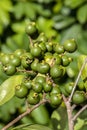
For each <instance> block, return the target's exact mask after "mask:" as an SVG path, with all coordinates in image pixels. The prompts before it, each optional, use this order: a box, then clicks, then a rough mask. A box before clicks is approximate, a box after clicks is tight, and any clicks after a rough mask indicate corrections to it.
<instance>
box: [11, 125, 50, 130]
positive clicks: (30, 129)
mask: <svg viewBox="0 0 87 130" xmlns="http://www.w3.org/2000/svg"><path fill="white" fill-rule="evenodd" d="M12 130H52V129H51V128H49V127H47V126H43V125H38V124H34V125H21V126H18V127H15V128H13V129H12Z"/></svg>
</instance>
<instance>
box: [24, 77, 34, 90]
mask: <svg viewBox="0 0 87 130" xmlns="http://www.w3.org/2000/svg"><path fill="white" fill-rule="evenodd" d="M22 84H23V85H24V86H26V87H27V88H28V89H31V88H32V80H30V79H26V80H24V81H23V83H22Z"/></svg>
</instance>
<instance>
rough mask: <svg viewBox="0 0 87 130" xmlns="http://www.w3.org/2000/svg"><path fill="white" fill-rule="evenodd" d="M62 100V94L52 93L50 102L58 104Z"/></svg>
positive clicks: (54, 104)
mask: <svg viewBox="0 0 87 130" xmlns="http://www.w3.org/2000/svg"><path fill="white" fill-rule="evenodd" d="M61 102H62V96H61V95H60V94H51V96H50V103H51V105H53V106H58V105H60V104H61Z"/></svg>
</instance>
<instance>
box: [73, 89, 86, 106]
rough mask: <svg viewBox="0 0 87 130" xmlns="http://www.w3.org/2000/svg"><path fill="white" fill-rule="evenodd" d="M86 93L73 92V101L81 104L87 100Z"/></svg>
mask: <svg viewBox="0 0 87 130" xmlns="http://www.w3.org/2000/svg"><path fill="white" fill-rule="evenodd" d="M85 99H86V98H85V94H84V92H83V91H75V93H74V94H73V98H72V102H73V103H75V104H77V105H78V104H81V103H83V102H84V101H85Z"/></svg>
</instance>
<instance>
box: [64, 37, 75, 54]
mask: <svg viewBox="0 0 87 130" xmlns="http://www.w3.org/2000/svg"><path fill="white" fill-rule="evenodd" d="M64 49H65V50H66V51H67V52H70V53H72V52H74V51H76V49H77V44H76V41H75V40H74V39H70V40H67V41H65V42H64Z"/></svg>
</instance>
